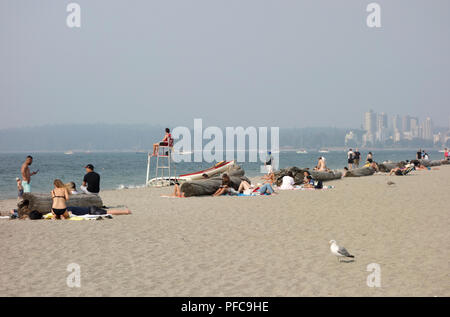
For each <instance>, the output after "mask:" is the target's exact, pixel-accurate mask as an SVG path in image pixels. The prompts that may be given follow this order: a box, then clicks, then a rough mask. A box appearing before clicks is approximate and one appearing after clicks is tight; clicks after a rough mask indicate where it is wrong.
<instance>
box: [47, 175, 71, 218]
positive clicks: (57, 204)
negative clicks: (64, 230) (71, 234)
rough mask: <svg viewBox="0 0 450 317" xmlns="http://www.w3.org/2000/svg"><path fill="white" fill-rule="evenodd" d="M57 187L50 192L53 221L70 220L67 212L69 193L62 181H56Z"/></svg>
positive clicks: (54, 183)
mask: <svg viewBox="0 0 450 317" xmlns="http://www.w3.org/2000/svg"><path fill="white" fill-rule="evenodd" d="M53 185H54V186H55V187H54V188H53V189H52V191H51V192H50V193H51V195H52V214H53V219H61V218H62V219H68V218H69V217H70V215H69V213H68V212H67V205H66V202H67V201H68V200H69V192H68V191H67V188H66V186H65V185H64V183H63V182H62V181H61V180H60V179H55V180H54V182H53Z"/></svg>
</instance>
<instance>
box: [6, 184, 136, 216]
mask: <svg viewBox="0 0 450 317" xmlns="http://www.w3.org/2000/svg"><path fill="white" fill-rule="evenodd" d="M53 185H54V188H53V189H52V191H51V192H50V194H51V198H52V209H51V213H52V219H69V218H70V217H71V214H73V215H77V216H80V215H85V214H91V215H104V214H109V215H127V214H131V211H130V210H129V209H109V210H107V211H106V210H105V209H101V208H96V207H94V206H92V207H70V206H67V205H68V204H67V202H68V201H69V199H70V196H71V195H77V194H79V192H78V191H77V189H76V185H75V183H74V182H69V183H67V184H64V183H63V182H62V181H61V180H60V179H55V180H54V181H53ZM17 207H18V208H17V209H12V210H11V211H10V216H11V219H16V218H17V219H33V220H35V219H42V216H43V215H42V213H40V212H39V211H37V210H31V209H30V201H29V200H28V199H23V200H21V201H20V202H19V203H18V205H17Z"/></svg>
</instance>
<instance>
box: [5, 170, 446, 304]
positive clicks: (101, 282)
mask: <svg viewBox="0 0 450 317" xmlns="http://www.w3.org/2000/svg"><path fill="white" fill-rule="evenodd" d="M388 180H392V181H394V182H395V184H394V185H391V186H389V185H387V181H388ZM328 184H332V185H335V186H336V188H335V189H332V190H324V191H284V192H280V194H278V195H274V196H267V197H217V198H213V197H200V198H184V199H182V198H162V197H160V195H161V194H167V193H169V192H170V191H171V189H169V188H163V189H155V188H152V189H147V188H142V189H125V190H116V191H105V192H102V193H101V196H102V198H103V200H104V202H105V204H106V205H109V206H117V205H126V206H127V207H129V208H130V209H131V210H132V211H133V212H134V213H133V214H132V215H128V216H116V217H114V219H112V220H103V221H50V220H45V221H44V220H40V221H31V220H24V221H19V220H13V221H11V220H3V219H0V241H2V243H1V245H0V254H1V259H0V296H137V295H140V296H450V274H449V272H450V270H449V262H450V261H449V260H450V253H449V251H448V250H449V249H448V241H449V240H450V230H449V228H450V219H449V206H450V195H449V189H450V167H448V166H441V167H440V168H439V170H432V171H417V172H413V173H412V174H411V175H409V176H406V177H399V176H391V177H389V176H386V175H374V176H369V177H362V178H348V179H342V180H337V181H333V182H329V183H328ZM14 204H15V201H14V200H4V201H1V202H0V210H2V211H5V210H7V209H9V208H10V207H13V206H14ZM331 239H334V240H336V241H337V242H338V244H341V245H343V246H345V247H346V248H347V249H348V250H349V251H350V252H351V253H353V254H354V255H355V256H356V261H355V262H351V263H339V262H338V261H337V259H336V258H335V257H334V256H333V255H331V253H330V251H329V245H328V241H329V240H331ZM70 263H77V264H78V265H80V270H81V271H80V274H81V275H80V276H81V287H79V288H77V287H75V288H71V287H68V286H67V283H66V279H67V277H68V276H69V274H70V273H69V272H68V271H67V266H68V265H69V264H70ZM370 263H377V264H379V265H380V268H381V287H379V288H377V287H368V286H367V282H366V281H367V277H368V275H369V274H370V273H371V272H368V271H367V265H368V264H370Z"/></svg>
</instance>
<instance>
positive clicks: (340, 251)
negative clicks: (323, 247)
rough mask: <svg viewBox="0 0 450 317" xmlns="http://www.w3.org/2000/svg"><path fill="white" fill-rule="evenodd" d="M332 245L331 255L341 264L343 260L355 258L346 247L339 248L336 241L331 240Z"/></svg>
mask: <svg viewBox="0 0 450 317" xmlns="http://www.w3.org/2000/svg"><path fill="white" fill-rule="evenodd" d="M330 245H331V246H330V250H331V253H333V254H334V255H335V256H337V258H338V261H339V262H341V258H354V256H353V255H351V254H350V253H348V251H347V250H346V249H345V248H344V247H340V246H338V245H337V243H336V241H334V240H331V241H330Z"/></svg>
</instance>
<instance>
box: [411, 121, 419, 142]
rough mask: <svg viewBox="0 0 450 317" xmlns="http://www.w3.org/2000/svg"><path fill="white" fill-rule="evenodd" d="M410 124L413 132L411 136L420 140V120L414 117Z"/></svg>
mask: <svg viewBox="0 0 450 317" xmlns="http://www.w3.org/2000/svg"><path fill="white" fill-rule="evenodd" d="M409 122H410V123H409V127H410V129H409V130H410V131H411V136H412V137H413V138H418V137H419V136H420V134H419V133H420V127H419V119H418V118H416V117H412V118H411V119H410V121H409Z"/></svg>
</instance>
